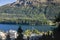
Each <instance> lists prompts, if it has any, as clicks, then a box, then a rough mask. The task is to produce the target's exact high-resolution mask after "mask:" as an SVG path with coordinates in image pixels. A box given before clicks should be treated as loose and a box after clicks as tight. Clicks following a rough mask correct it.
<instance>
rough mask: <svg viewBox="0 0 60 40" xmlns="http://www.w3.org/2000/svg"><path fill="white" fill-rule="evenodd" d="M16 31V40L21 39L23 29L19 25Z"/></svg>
mask: <svg viewBox="0 0 60 40" xmlns="http://www.w3.org/2000/svg"><path fill="white" fill-rule="evenodd" d="M17 32H18V37H17V39H16V40H23V34H22V32H23V30H22V29H21V27H19V28H18V31H17Z"/></svg>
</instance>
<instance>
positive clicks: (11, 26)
mask: <svg viewBox="0 0 60 40" xmlns="http://www.w3.org/2000/svg"><path fill="white" fill-rule="evenodd" d="M19 26H21V28H22V29H23V30H24V31H25V30H27V29H30V30H33V29H37V30H39V31H49V30H53V29H54V28H55V27H54V26H30V25H14V24H0V30H3V31H8V30H17V29H18V28H19Z"/></svg>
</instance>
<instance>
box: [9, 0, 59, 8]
mask: <svg viewBox="0 0 60 40" xmlns="http://www.w3.org/2000/svg"><path fill="white" fill-rule="evenodd" d="M48 3H51V4H58V3H60V0H16V2H14V3H12V4H10V6H13V7H15V6H18V7H19V6H21V5H40V4H48Z"/></svg>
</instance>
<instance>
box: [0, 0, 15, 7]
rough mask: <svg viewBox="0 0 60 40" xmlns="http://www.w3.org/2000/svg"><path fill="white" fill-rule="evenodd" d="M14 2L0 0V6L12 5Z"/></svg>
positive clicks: (11, 0) (12, 0) (13, 0)
mask: <svg viewBox="0 0 60 40" xmlns="http://www.w3.org/2000/svg"><path fill="white" fill-rule="evenodd" d="M15 1H16V0H0V6H3V5H5V4H8V3H13V2H15Z"/></svg>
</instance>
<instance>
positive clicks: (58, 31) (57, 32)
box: [53, 13, 60, 40]
mask: <svg viewBox="0 0 60 40" xmlns="http://www.w3.org/2000/svg"><path fill="white" fill-rule="evenodd" d="M55 22H58V27H57V28H55V29H54V30H53V35H54V40H60V13H59V15H58V16H57V18H56V20H55Z"/></svg>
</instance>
